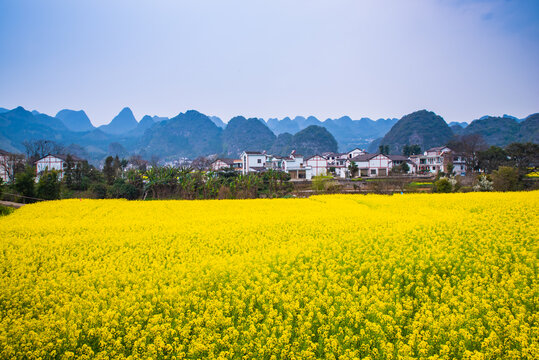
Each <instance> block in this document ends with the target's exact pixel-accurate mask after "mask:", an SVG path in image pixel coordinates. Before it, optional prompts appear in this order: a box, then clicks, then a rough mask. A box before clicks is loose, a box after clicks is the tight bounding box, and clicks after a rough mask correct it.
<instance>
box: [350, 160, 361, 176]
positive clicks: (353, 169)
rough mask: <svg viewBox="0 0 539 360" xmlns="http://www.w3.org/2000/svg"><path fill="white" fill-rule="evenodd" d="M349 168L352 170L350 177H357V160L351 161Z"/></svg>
mask: <svg viewBox="0 0 539 360" xmlns="http://www.w3.org/2000/svg"><path fill="white" fill-rule="evenodd" d="M348 170H349V171H350V177H356V176H357V173H358V170H359V167H358V166H357V164H356V162H355V161H350V165H348Z"/></svg>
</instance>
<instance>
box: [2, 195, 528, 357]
mask: <svg viewBox="0 0 539 360" xmlns="http://www.w3.org/2000/svg"><path fill="white" fill-rule="evenodd" d="M538 195H539V192H528V193H468V194H414V195H394V196H381V195H367V196H363V195H326V196H313V197H311V198H309V199H278V200H263V199H258V200H221V201H219V200H211V201H147V202H142V201H132V202H129V201H123V200H63V201H52V202H43V203H38V204H34V205H28V206H25V207H23V208H21V209H19V210H17V211H16V212H15V213H13V214H11V215H9V216H6V217H3V218H0V358H1V359H75V358H77V359H317V358H323V359H538V358H539V340H538V339H539V311H538V310H539V306H538V305H539V304H538V302H539V279H538V265H539V261H538V260H539V259H538V257H539V241H538V240H539V239H538V235H537V234H538V231H537V230H538V227H537V224H538V223H539V215H538V214H539V211H538V210H539V196H538Z"/></svg>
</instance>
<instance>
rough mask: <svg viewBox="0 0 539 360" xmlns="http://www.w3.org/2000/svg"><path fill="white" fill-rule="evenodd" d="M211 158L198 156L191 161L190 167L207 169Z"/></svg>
mask: <svg viewBox="0 0 539 360" xmlns="http://www.w3.org/2000/svg"><path fill="white" fill-rule="evenodd" d="M211 163H212V160H211V159H210V158H207V157H204V156H199V157H197V158H196V159H195V160H193V162H192V163H191V167H192V168H193V169H195V170H207V169H209V168H210V166H211Z"/></svg>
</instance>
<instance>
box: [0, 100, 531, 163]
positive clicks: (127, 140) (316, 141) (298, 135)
mask: <svg viewBox="0 0 539 360" xmlns="http://www.w3.org/2000/svg"><path fill="white" fill-rule="evenodd" d="M472 133H477V134H481V135H482V136H483V137H484V139H485V140H486V142H487V143H489V144H491V145H498V146H505V145H507V144H509V143H511V142H526V141H531V142H536V143H537V142H539V114H533V115H530V116H528V117H527V118H525V119H517V118H515V117H512V116H510V115H504V116H502V117H492V116H485V117H482V118H480V119H477V120H474V121H472V122H471V123H470V124H469V125H468V123H466V122H452V123H449V124H447V123H446V122H445V121H444V120H443V118H442V117H441V116H439V115H437V114H435V113H433V112H430V111H427V110H421V111H417V112H414V113H412V114H408V115H405V116H403V117H402V118H401V119H400V120H398V119H394V118H388V119H379V120H371V119H368V118H362V119H360V120H353V119H351V118H350V117H348V116H344V117H341V118H338V119H326V120H325V121H320V120H318V119H317V118H316V117H314V116H309V117H302V116H297V117H295V118H293V119H292V118H289V117H285V118H284V119H281V120H278V119H275V118H271V119H268V120H267V122H266V121H264V120H263V119H260V118H245V117H243V116H237V117H234V118H232V119H231V120H230V121H229V122H228V123H225V122H224V121H222V120H221V119H220V118H219V117H216V116H207V115H204V114H202V113H200V112H198V111H195V110H189V111H187V112H185V113H180V114H178V115H177V116H175V117H173V118H170V119H169V118H167V117H159V116H155V115H154V116H150V115H145V116H144V117H142V119H141V120H140V121H137V120H136V119H135V116H134V115H133V112H132V111H131V109H129V108H127V107H126V108H124V109H122V110H121V111H120V113H119V114H118V115H117V116H115V117H114V118H113V119H112V121H111V122H110V123H109V124H106V125H102V126H99V127H95V126H94V125H93V124H92V122H91V121H90V119H89V118H88V116H87V115H86V113H85V112H84V111H83V110H78V111H75V110H69V109H64V110H61V111H59V112H58V113H57V114H56V115H55V116H49V115H46V114H43V113H40V112H38V111H36V110H34V111H27V110H25V109H24V108H22V107H17V108H15V109H12V110H9V109H5V108H0V149H3V150H6V151H11V152H24V150H25V147H24V142H25V141H31V140H39V139H46V140H52V141H55V142H56V143H58V144H61V145H63V146H64V147H66V148H67V149H68V150H69V151H71V152H72V153H73V154H74V155H77V156H81V157H84V158H87V159H89V160H90V161H92V162H94V163H96V162H99V161H101V160H102V159H103V158H104V157H105V156H107V155H109V154H112V152H114V153H121V154H122V155H129V154H135V153H136V154H140V155H142V156H145V157H147V158H149V157H151V156H152V155H157V156H158V157H160V158H162V159H167V158H168V159H173V158H177V157H189V158H194V157H197V156H201V155H209V154H218V155H222V156H228V157H234V156H238V155H239V153H240V152H241V151H243V150H266V151H268V152H271V153H274V154H276V155H283V156H284V155H288V154H289V153H290V152H291V151H292V150H296V151H297V152H298V153H301V154H303V155H305V156H309V155H313V154H315V153H321V152H326V151H330V152H337V151H347V150H349V149H352V148H355V147H360V148H368V150H369V151H371V152H375V151H377V149H378V145H380V144H383V145H389V146H390V151H391V152H392V153H400V152H401V151H402V147H403V146H404V145H406V144H419V145H420V146H421V148H422V149H423V150H425V149H427V148H429V147H432V146H439V145H444V144H445V143H447V141H449V140H450V139H451V138H452V137H453V136H455V135H466V134H472ZM112 155H114V154H112Z"/></svg>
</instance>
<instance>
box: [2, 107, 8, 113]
mask: <svg viewBox="0 0 539 360" xmlns="http://www.w3.org/2000/svg"><path fill="white" fill-rule="evenodd" d="M8 111H9V109H6V108H3V107H0V114H1V113H5V112H8Z"/></svg>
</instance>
